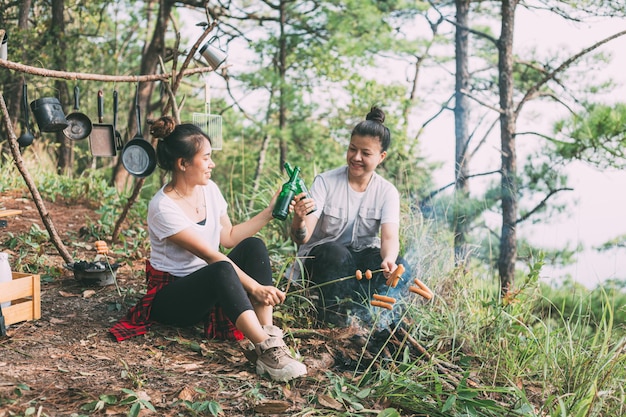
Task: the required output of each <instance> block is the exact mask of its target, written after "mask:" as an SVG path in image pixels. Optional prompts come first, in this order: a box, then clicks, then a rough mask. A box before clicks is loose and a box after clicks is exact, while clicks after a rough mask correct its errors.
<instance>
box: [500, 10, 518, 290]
mask: <svg viewBox="0 0 626 417" xmlns="http://www.w3.org/2000/svg"><path fill="white" fill-rule="evenodd" d="M516 6H517V0H504V1H503V2H502V10H501V13H502V27H501V33H500V39H499V41H498V72H499V78H498V85H499V89H500V110H501V112H502V113H501V114H500V146H501V150H500V152H501V161H502V182H501V193H502V233H501V236H500V255H499V259H498V272H499V274H500V290H501V292H502V294H506V293H507V291H508V290H509V289H510V288H511V286H512V285H513V281H514V278H515V263H516V261H517V233H516V230H515V223H516V219H517V161H516V158H517V156H516V148H515V147H516V145H515V126H516V113H515V109H514V108H513V32H514V26H515V8H516Z"/></svg>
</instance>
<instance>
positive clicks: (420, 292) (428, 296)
mask: <svg viewBox="0 0 626 417" xmlns="http://www.w3.org/2000/svg"><path fill="white" fill-rule="evenodd" d="M409 291H411V292H413V293H415V294H417V295H421V296H422V297H424V298H425V299H427V300H430V299H431V298H433V293H431V292H430V291H425V290H423V289H421V288H419V287H416V286H414V285H411V286H410V287H409Z"/></svg>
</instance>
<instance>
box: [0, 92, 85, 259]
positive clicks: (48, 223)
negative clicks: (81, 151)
mask: <svg viewBox="0 0 626 417" xmlns="http://www.w3.org/2000/svg"><path fill="white" fill-rule="evenodd" d="M0 110H2V122H3V123H4V127H5V128H6V130H7V133H8V135H9V137H8V142H9V147H10V148H11V154H12V155H13V160H14V161H15V165H16V166H17V169H18V170H19V171H20V174H22V177H23V178H24V181H25V182H26V186H27V187H28V189H29V191H30V194H31V195H32V197H33V201H34V202H35V206H37V210H38V211H39V216H40V217H41V220H42V221H43V224H44V226H45V227H46V230H47V231H48V234H49V235H50V241H51V242H52V244H53V245H54V246H55V247H56V248H57V250H58V251H59V254H60V255H61V257H62V258H63V260H64V261H65V262H66V263H68V264H69V263H72V262H73V259H72V255H70V253H69V251H68V250H67V248H66V247H65V245H64V244H63V241H62V240H61V237H60V236H59V234H58V233H57V231H56V228H55V227H54V223H53V222H52V218H51V217H50V213H49V212H48V209H46V205H45V204H44V202H43V199H42V198H41V194H39V190H37V186H36V185H35V181H33V178H32V177H31V175H30V173H29V172H28V169H26V165H25V164H24V160H23V159H22V154H21V153H20V145H19V144H18V143H17V136H16V135H15V131H14V130H13V126H12V125H11V117H10V116H9V111H8V110H7V105H6V103H5V101H4V95H3V94H2V93H0Z"/></svg>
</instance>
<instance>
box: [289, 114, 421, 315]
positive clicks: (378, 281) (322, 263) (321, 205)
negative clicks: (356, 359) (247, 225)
mask: <svg viewBox="0 0 626 417" xmlns="http://www.w3.org/2000/svg"><path fill="white" fill-rule="evenodd" d="M384 121H385V113H384V112H383V111H382V110H381V109H380V108H378V107H375V106H374V107H372V108H371V111H370V112H369V113H368V114H367V116H366V120H363V121H361V122H360V123H358V124H357V125H356V126H355V127H354V129H353V130H352V133H351V137H350V144H349V145H348V150H347V153H346V161H347V164H346V165H345V166H342V167H339V168H336V169H333V170H330V171H327V172H324V173H322V174H320V175H318V176H316V177H315V179H314V180H313V184H312V185H311V188H310V190H309V197H308V198H306V196H305V195H304V194H301V195H299V196H296V199H297V200H298V202H297V203H296V206H295V210H294V216H293V220H292V224H291V236H292V239H293V240H294V241H295V242H296V243H297V244H298V245H299V248H298V258H299V260H300V262H302V264H303V265H304V268H305V270H306V274H305V275H304V276H305V278H306V279H308V280H309V281H311V282H312V284H313V285H319V284H322V283H326V282H328V281H334V280H337V279H338V278H342V277H348V276H351V275H355V272H356V270H360V271H361V272H362V273H365V272H366V271H367V270H368V269H369V270H370V271H379V272H377V273H374V274H373V276H372V278H371V279H370V280H366V279H363V280H361V281H358V280H356V279H352V280H343V281H338V282H336V283H333V284H327V285H324V286H320V287H319V291H320V295H321V296H320V301H319V305H318V307H319V309H318V310H319V312H320V315H321V318H322V319H323V320H325V321H330V322H332V323H334V324H337V325H349V324H350V323H351V320H352V317H357V318H360V319H362V320H363V321H370V320H371V309H370V308H369V302H368V301H369V299H370V298H371V296H372V294H374V293H384V294H388V295H392V294H391V293H396V292H399V291H400V288H398V289H397V290H396V289H393V288H390V287H389V286H386V285H385V282H386V280H385V279H384V278H387V277H389V275H390V274H391V273H392V272H394V271H395V269H396V268H397V266H398V264H399V263H402V264H403V266H404V267H405V269H406V270H408V268H409V265H408V264H407V263H406V261H405V260H404V259H403V258H402V257H400V255H399V252H400V240H399V224H400V195H399V193H398V190H397V189H396V187H395V186H394V185H393V184H392V183H390V182H389V181H387V180H386V179H384V178H383V177H381V176H380V175H378V174H377V173H376V172H375V171H376V168H377V167H378V166H379V165H380V164H381V163H382V162H383V161H384V160H385V158H386V157H387V148H388V147H389V145H390V143H391V135H390V132H389V129H388V128H387V127H386V126H385V125H384V124H383V123H384ZM314 207H316V210H315V211H312V209H313V208H314ZM300 262H297V263H296V268H295V271H296V272H297V273H296V275H297V276H299V275H298V273H299V272H300V269H299V265H300ZM383 277H384V278H383ZM406 281H407V280H406V279H405V280H404V282H403V284H406ZM403 286H404V285H403Z"/></svg>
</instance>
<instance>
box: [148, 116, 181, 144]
mask: <svg viewBox="0 0 626 417" xmlns="http://www.w3.org/2000/svg"><path fill="white" fill-rule="evenodd" d="M174 128H176V121H175V120H174V118H173V117H170V116H163V117H160V118H159V119H157V120H155V121H153V122H152V124H151V126H150V134H151V135H152V136H154V137H155V138H158V139H163V138H166V137H168V136H169V134H170V133H172V132H173V131H174Z"/></svg>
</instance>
